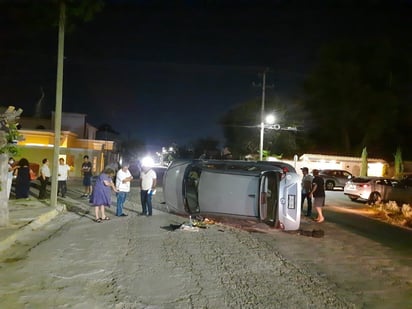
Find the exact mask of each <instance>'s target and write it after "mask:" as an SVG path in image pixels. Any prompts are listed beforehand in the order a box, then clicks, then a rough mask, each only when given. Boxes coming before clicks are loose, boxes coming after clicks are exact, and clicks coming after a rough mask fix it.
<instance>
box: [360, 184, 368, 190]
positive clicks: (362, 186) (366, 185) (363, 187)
mask: <svg viewBox="0 0 412 309" xmlns="http://www.w3.org/2000/svg"><path fill="white" fill-rule="evenodd" d="M369 186H370V185H369V184H367V183H364V184H361V185H358V187H360V188H361V189H366V188H367V187H369Z"/></svg>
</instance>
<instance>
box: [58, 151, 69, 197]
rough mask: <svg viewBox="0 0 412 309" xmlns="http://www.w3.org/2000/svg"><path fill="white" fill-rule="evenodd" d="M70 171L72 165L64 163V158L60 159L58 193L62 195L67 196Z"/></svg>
mask: <svg viewBox="0 0 412 309" xmlns="http://www.w3.org/2000/svg"><path fill="white" fill-rule="evenodd" d="M69 171H70V166H68V165H67V164H64V159H63V158H60V159H59V169H58V174H57V188H58V193H60V194H61V196H62V197H66V192H67V179H68V178H69Z"/></svg>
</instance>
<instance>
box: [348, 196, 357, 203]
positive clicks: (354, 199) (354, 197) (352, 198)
mask: <svg viewBox="0 0 412 309" xmlns="http://www.w3.org/2000/svg"><path fill="white" fill-rule="evenodd" d="M349 198H350V200H351V201H352V202H355V201H356V200H357V199H358V197H357V196H354V195H349Z"/></svg>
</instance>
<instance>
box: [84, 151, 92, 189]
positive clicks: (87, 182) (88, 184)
mask: <svg viewBox="0 0 412 309" xmlns="http://www.w3.org/2000/svg"><path fill="white" fill-rule="evenodd" d="M82 173H83V186H84V194H83V195H82V197H90V195H91V194H92V162H90V161H89V156H88V155H85V156H84V157H83V164H82Z"/></svg>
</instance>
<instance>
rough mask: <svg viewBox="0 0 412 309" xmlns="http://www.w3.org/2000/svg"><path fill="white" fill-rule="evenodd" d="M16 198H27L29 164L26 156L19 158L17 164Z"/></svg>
mask: <svg viewBox="0 0 412 309" xmlns="http://www.w3.org/2000/svg"><path fill="white" fill-rule="evenodd" d="M15 173H16V198H17V199H19V198H28V197H29V190H30V164H29V161H28V160H27V159H26V158H21V159H20V161H19V163H18V164H17V169H16V171H15Z"/></svg>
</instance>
